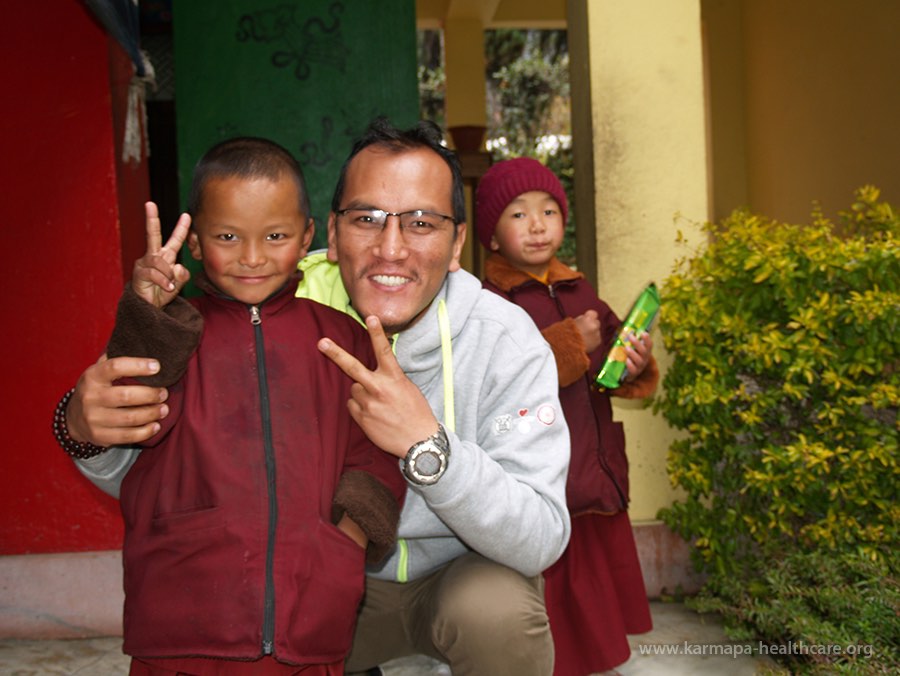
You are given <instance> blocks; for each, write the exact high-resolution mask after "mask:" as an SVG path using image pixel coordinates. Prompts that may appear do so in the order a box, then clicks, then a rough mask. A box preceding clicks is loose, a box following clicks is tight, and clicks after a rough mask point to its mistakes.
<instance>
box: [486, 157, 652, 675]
mask: <svg viewBox="0 0 900 676" xmlns="http://www.w3.org/2000/svg"><path fill="white" fill-rule="evenodd" d="M567 215H568V204H567V201H566V193H565V191H564V190H563V187H562V184H561V183H560V182H559V179H558V178H557V177H556V176H555V175H554V174H553V172H551V171H550V170H549V169H547V167H545V166H544V165H543V164H541V163H540V162H538V161H537V160H533V159H530V158H524V157H520V158H517V159H512V160H506V161H503V162H499V163H497V164H495V165H494V166H492V167H491V168H490V169H489V170H488V171H487V173H486V174H485V175H484V177H483V178H482V179H481V181H480V182H479V185H478V191H477V195H476V228H477V232H478V238H479V240H481V243H482V244H483V245H484V247H485V248H486V249H488V250H489V251H491V252H493V253H492V255H491V256H490V257H489V258H488V259H487V261H486V262H485V280H484V287H485V288H487V289H490V290H491V291H493V292H495V293H497V294H499V295H501V296H503V297H504V298H506V299H508V300H510V301H512V302H513V303H516V304H517V305H520V306H521V307H523V308H524V309H525V310H526V311H527V312H528V314H529V315H531V317H532V319H534V321H535V323H536V324H537V326H538V328H540V329H541V333H543V335H544V338H545V339H546V340H547V342H548V343H550V347H551V348H552V349H553V354H554V356H555V357H556V363H557V368H558V371H559V388H560V389H559V397H560V402H561V403H562V407H563V411H564V413H565V417H566V422H567V423H568V425H569V431H570V434H571V438H572V457H571V463H570V466H569V477H568V483H567V487H566V498H567V502H568V507H569V512H570V513H571V516H572V537H571V540H570V541H569V546H568V548H567V549H566V551H565V553H563V555H562V558H560V559H559V561H558V562H557V563H555V564H554V565H553V566H552V567H551V568H549V569H548V570H546V571H545V572H544V578H545V580H546V601H547V614H548V616H549V618H550V628H551V631H552V633H553V641H554V645H555V649H556V661H555V666H554V671H553V673H554V676H586V675H587V674H592V673H597V672H603V671H607V670H610V669H612V668H614V667H615V666H617V665H619V664H622V663H623V662H625V661H627V660H628V657H629V655H630V648H629V646H628V639H627V637H626V634H639V633H643V632H646V631H649V630H650V629H651V626H652V623H651V618H650V607H649V604H648V602H647V593H646V590H645V588H644V580H643V577H642V575H641V568H640V563H639V561H638V556H637V549H636V548H635V544H634V536H633V534H632V531H631V522H630V521H629V519H628V512H627V509H628V460H627V458H626V456H625V436H624V432H623V430H622V424H621V423H619V422H615V421H614V420H613V417H612V405H611V403H610V395H612V396H619V397H626V398H642V397H646V396H649V395H650V394H652V393H653V391H654V389H655V388H656V384H657V382H658V380H659V371H658V369H657V367H656V361H655V360H654V359H653V356H652V354H651V349H652V341H651V340H650V337H649V335H647V334H646V333H644V334H641V335H640V336H635V335H632V336H630V342H631V345H630V346H629V347H628V348H627V354H628V361H627V363H626V366H627V372H628V375H627V377H626V379H625V382H623V383H622V385H620V386H619V387H618V388H616V389H614V390H611V391H603V392H601V391H600V390H599V389H597V387H595V386H594V382H593V380H594V375H595V374H596V373H597V371H598V370H599V369H600V366H601V365H602V363H603V360H604V358H605V356H606V354H607V353H608V352H609V349H610V347H611V346H612V343H613V341H614V340H615V337H616V335H617V333H618V331H619V327H620V325H621V323H622V322H621V320H620V319H619V318H618V317H617V316H616V314H615V313H614V312H613V311H612V309H610V307H609V306H608V305H607V304H606V303H604V302H603V301H602V300H600V299H599V298H598V297H597V294H596V292H595V291H594V289H593V287H592V286H591V285H590V283H588V281H587V280H586V279H585V278H584V276H583V275H582V274H581V273H579V272H576V271H575V270H573V269H571V268H569V267H568V266H566V265H564V264H563V263H562V262H560V261H559V260H558V259H557V258H556V252H557V250H558V249H559V247H560V245H561V244H562V240H563V231H564V229H565V224H566V218H567Z"/></svg>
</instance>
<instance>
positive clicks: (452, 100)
mask: <svg viewBox="0 0 900 676" xmlns="http://www.w3.org/2000/svg"><path fill="white" fill-rule="evenodd" d="M444 52H445V53H444V64H445V66H444V67H445V73H446V76H447V96H446V101H447V111H446V112H447V126H448V127H458V126H461V125H478V126H482V127H483V126H484V125H485V124H486V123H487V106H486V92H485V81H484V68H485V61H484V21H483V20H482V19H481V18H479V17H474V16H473V17H453V16H451V17H448V18H447V19H446V20H445V22H444Z"/></svg>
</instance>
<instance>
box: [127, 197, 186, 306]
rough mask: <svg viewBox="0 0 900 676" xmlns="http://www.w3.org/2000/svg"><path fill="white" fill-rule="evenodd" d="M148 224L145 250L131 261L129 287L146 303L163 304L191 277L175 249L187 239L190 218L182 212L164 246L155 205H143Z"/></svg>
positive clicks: (149, 203) (177, 250)
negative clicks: (131, 271) (133, 261)
mask: <svg viewBox="0 0 900 676" xmlns="http://www.w3.org/2000/svg"><path fill="white" fill-rule="evenodd" d="M144 215H145V217H146V227H147V252H146V253H145V254H144V255H143V256H142V257H141V258H139V259H138V260H137V261H135V263H134V272H133V273H132V277H131V288H132V289H133V290H134V292H135V293H136V294H137V295H139V296H140V297H141V298H143V299H144V300H145V301H147V302H148V303H150V304H152V305H155V306H156V307H165V306H166V305H168V304H169V303H170V302H172V299H173V298H175V296H177V295H178V293H179V292H180V291H181V289H182V287H184V285H185V284H186V283H187V281H188V279H190V277H191V275H190V273H189V272H188V270H187V268H185V267H184V266H183V265H181V264H180V263H178V262H177V261H178V252H179V251H181V246H182V244H184V240H185V239H187V235H188V231H189V230H190V227H191V217H190V216H189V215H188V214H181V217H180V218H179V219H178V222H177V223H176V224H175V229H174V230H173V231H172V236H171V237H169V241H168V242H166V244H165V246H163V243H162V229H161V228H160V224H159V211H158V209H157V208H156V204H154V203H153V202H147V203H146V204H145V205H144Z"/></svg>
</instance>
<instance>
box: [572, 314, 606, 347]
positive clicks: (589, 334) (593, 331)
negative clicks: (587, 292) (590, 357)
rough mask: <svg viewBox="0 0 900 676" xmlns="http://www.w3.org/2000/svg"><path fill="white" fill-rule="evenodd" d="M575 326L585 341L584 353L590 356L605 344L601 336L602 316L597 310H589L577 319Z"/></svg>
mask: <svg viewBox="0 0 900 676" xmlns="http://www.w3.org/2000/svg"><path fill="white" fill-rule="evenodd" d="M575 326H576V327H577V328H578V332H579V333H580V334H581V338H582V340H584V351H585V352H586V353H588V354H590V353H591V352H593V351H594V350H596V349H597V348H598V347H600V345H602V344H603V341H602V340H601V335H600V315H598V314H597V311H596V310H588V311H587V312H585V313H584V314H581V315H578V316H577V317H575Z"/></svg>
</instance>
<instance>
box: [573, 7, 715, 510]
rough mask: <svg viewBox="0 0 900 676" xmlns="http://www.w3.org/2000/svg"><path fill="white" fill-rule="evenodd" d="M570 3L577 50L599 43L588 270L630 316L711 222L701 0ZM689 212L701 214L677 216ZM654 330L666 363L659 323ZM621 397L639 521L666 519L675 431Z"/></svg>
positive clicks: (577, 119)
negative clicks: (680, 238)
mask: <svg viewBox="0 0 900 676" xmlns="http://www.w3.org/2000/svg"><path fill="white" fill-rule="evenodd" d="M568 10H569V17H568V21H569V31H570V43H571V44H573V45H574V46H573V49H572V52H573V55H574V54H575V53H576V48H577V47H576V46H580V47H581V48H582V49H585V50H586V51H587V55H586V60H585V61H584V62H582V63H576V64H573V68H572V85H573V105H574V107H575V109H574V110H573V127H574V129H573V133H574V134H575V136H576V138H585V139H586V138H591V139H592V141H593V147H592V149H591V150H590V152H589V156H587V155H588V153H584V152H582V153H581V154H580V155H579V154H578V148H577V147H576V172H575V176H576V191H577V192H576V197H578V195H581V196H582V197H581V198H579V199H578V200H577V201H578V219H579V222H578V228H579V229H583V228H585V227H587V228H588V229H590V232H589V233H588V234H589V235H591V234H592V235H593V236H594V238H595V240H594V242H593V244H594V247H595V248H594V251H596V268H594V269H592V265H591V264H590V263H592V262H593V261H588V264H587V265H584V266H583V268H582V269H585V270H586V271H588V272H589V274H590V275H594V274H595V275H596V278H595V280H594V281H595V282H596V285H597V290H598V292H599V294H600V297H601V298H603V299H604V300H606V301H607V302H608V303H609V304H610V305H611V306H612V308H613V309H614V310H615V311H616V312H617V314H619V316H621V317H624V316H625V314H626V313H627V312H628V309H629V307H630V305H631V303H632V301H633V300H634V298H635V297H636V295H637V294H638V292H639V291H640V290H641V288H643V286H644V285H645V284H646V283H647V282H649V281H651V280H653V281H656V282H657V284H661V283H662V282H663V281H664V279H665V277H666V276H667V275H668V274H669V273H670V272H671V269H672V265H673V263H674V261H675V259H676V258H678V257H680V256H683V255H684V254H685V253H686V250H685V249H684V248H683V245H682V246H678V245H676V243H675V239H676V231H677V230H679V229H680V230H682V231H685V233H686V235H687V237H688V240H689V241H692V243H694V244H696V243H697V242H699V241H700V239H699V238H700V234H699V232H698V229H697V227H696V226H695V225H692V223H700V222H703V221H705V220H707V219H708V190H707V173H708V172H707V160H706V157H707V152H706V132H705V128H706V127H705V108H704V81H703V49H702V36H701V21H700V0H569V6H568ZM580 53H581V54H584V53H585V52H584V51H581V52H580ZM578 145H579V144H576V146H578ZM591 203H592V204H593V207H592V208H591V206H590V205H591ZM584 204H587V205H588V208H587V209H583V208H582V205H584ZM678 214H680V215H682V216H683V217H684V219H687V221H690V222H685V221H679V222H678V223H676V222H675V217H676V215H678ZM592 217H593V223H592V222H591V218H592ZM591 239H592V238H591V237H590V236H588V237H587V238H581V239H580V240H579V245H580V246H583V245H584V243H585V240H586V241H587V242H591ZM589 253H590V252H588V254H589ZM588 258H590V256H588ZM594 270H595V271H596V272H594ZM663 312H665V307H663ZM652 336H653V340H654V343H655V345H654V354H655V355H656V357H657V360H658V361H659V362H660V366H661V367H662V368H663V369H664V368H665V367H666V365H667V364H668V363H669V359H668V357H667V355H666V354H665V353H664V351H663V347H662V337H661V336H660V334H659V329H658V327H657V328H654V331H653V334H652ZM614 402H615V403H614V415H615V417H616V418H617V419H618V420H621V421H622V422H623V423H624V424H625V434H626V439H627V449H628V456H629V460H630V463H631V471H630V477H631V498H632V503H631V509H630V514H631V518H632V520H634V521H642V520H652V519H655V517H656V513H657V510H658V509H659V508H661V507H664V506H667V505H669V504H670V503H671V502H672V500H673V499H674V497H675V494H674V491H673V489H672V488H671V486H670V484H669V480H668V476H667V474H666V453H667V451H668V447H669V444H670V443H671V441H672V440H673V438H674V432H673V431H672V430H671V429H670V428H669V427H668V425H667V424H666V423H665V421H664V420H663V419H662V418H661V417H659V416H656V415H654V414H653V413H652V412H651V411H649V410H645V409H643V408H642V407H641V406H639V405H638V404H637V403H636V402H623V401H620V400H617V399H615V398H614Z"/></svg>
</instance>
